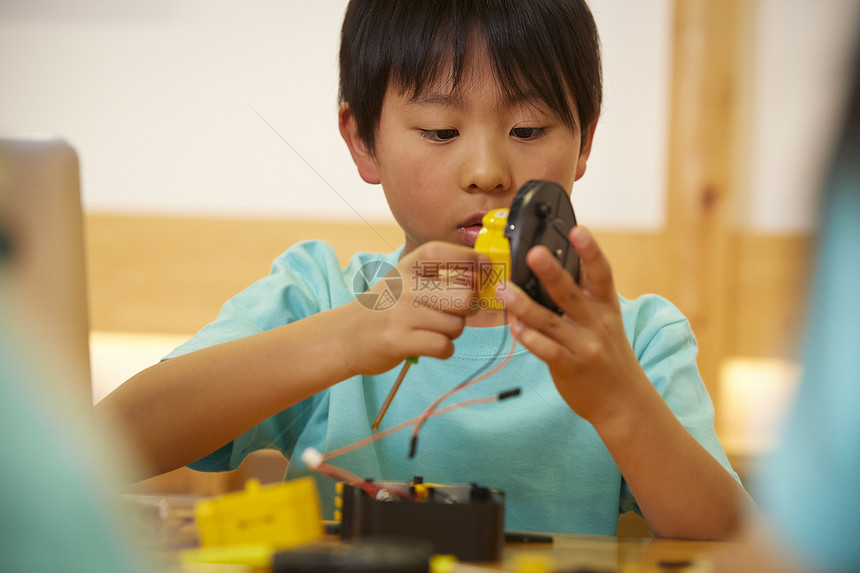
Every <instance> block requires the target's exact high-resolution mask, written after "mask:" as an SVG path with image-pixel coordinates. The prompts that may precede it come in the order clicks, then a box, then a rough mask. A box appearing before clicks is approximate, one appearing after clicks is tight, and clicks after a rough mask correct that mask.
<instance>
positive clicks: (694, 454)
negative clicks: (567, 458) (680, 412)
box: [595, 383, 752, 540]
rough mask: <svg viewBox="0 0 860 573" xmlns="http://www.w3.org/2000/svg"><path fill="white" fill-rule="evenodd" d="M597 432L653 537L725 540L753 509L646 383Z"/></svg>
mask: <svg viewBox="0 0 860 573" xmlns="http://www.w3.org/2000/svg"><path fill="white" fill-rule="evenodd" d="M627 398H628V402H629V407H628V408H625V409H622V412H621V413H619V414H618V415H616V416H614V417H613V418H612V419H609V420H607V421H605V422H602V423H597V424H595V428H596V430H597V432H598V433H599V434H600V437H601V438H602V439H603V442H604V443H605V444H606V447H607V448H608V449H609V451H610V453H611V454H612V456H613V458H614V460H615V462H616V464H617V465H618V467H619V469H620V470H621V473H622V475H623V476H624V478H625V480H626V481H627V484H628V485H629V486H630V489H631V491H632V492H633V495H634V497H635V498H636V501H637V503H638V504H639V507H640V509H641V510H642V513H643V515H644V516H645V519H646V520H647V521H648V524H649V526H650V527H651V529H652V531H653V532H654V534H655V535H657V536H660V537H671V538H684V539H709V540H711V539H713V540H716V539H726V538H727V537H729V536H730V535H732V534H733V533H735V532H736V529H737V527H738V526H739V524H740V522H741V520H742V519H743V517H744V509H745V508H748V507H751V506H752V501H751V500H750V498H749V496H748V495H747V493H746V492H745V491H744V489H743V487H741V485H740V484H739V483H738V482H737V481H736V480H735V479H734V478H733V477H732V476H731V475H730V474H729V473H728V472H727V471H726V470H725V469H724V468H723V467H722V466H721V465H720V463H719V462H718V461H717V460H716V459H715V458H714V457H713V456H712V455H711V454H710V453H709V452H708V451H707V450H705V448H703V447H702V446H701V445H700V444H699V443H698V442H697V441H696V440H695V438H693V436H692V435H690V433H689V432H688V431H687V430H686V429H685V428H684V427H683V426H682V425H681V423H680V422H679V421H678V419H677V418H676V417H675V415H674V414H673V413H672V411H671V410H670V409H669V407H668V406H667V405H666V403H665V402H664V401H663V399H662V397H661V396H660V395H659V394H658V393H657V391H656V390H655V389H654V388H653V386H651V385H650V383H647V386H645V385H641V386H640V387H639V388H638V389H637V390H636V391H635V395H630V396H628V397H627Z"/></svg>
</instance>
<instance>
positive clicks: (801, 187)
mask: <svg viewBox="0 0 860 573" xmlns="http://www.w3.org/2000/svg"><path fill="white" fill-rule="evenodd" d="M116 4H119V3H114V2H112V1H110V0H78V1H77V2H75V3H73V4H72V3H64V2H61V1H60V0H29V1H27V0H4V1H3V2H0V132H6V133H9V132H13V133H21V132H33V131H39V132H51V133H56V134H60V135H62V136H64V137H66V138H67V139H69V140H70V141H71V142H73V143H74V144H75V145H76V147H77V148H78V150H79V152H80V154H81V157H82V169H83V178H84V179H83V184H84V202H85V207H86V209H87V210H88V211H89V212H133V213H194V214H228V215H241V216H257V215H259V216H286V217H308V218H319V217H327V218H331V219H342V220H358V218H359V217H361V218H363V219H366V220H369V221H375V220H390V215H389V214H388V209H387V207H386V205H385V202H384V200H383V197H382V193H381V191H380V190H379V189H378V188H377V187H372V186H368V185H366V184H364V183H363V182H362V181H361V180H360V179H359V177H358V176H357V174H356V173H355V169H354V167H353V166H352V164H351V162H350V159H349V156H348V154H347V152H346V149H345V146H344V145H343V144H342V142H341V141H340V139H339V135H338V133H337V127H336V118H335V113H336V95H337V77H336V76H337V66H336V53H337V43H338V32H339V26H340V20H341V17H342V14H343V10H344V7H345V4H346V2H345V0H326V1H324V2H307V1H304V0H302V1H298V0H249V1H247V2H234V1H227V0H196V1H195V0H152V1H150V2H147V3H134V5H125V6H119V5H116ZM125 4H131V3H125ZM591 4H592V9H593V11H594V13H595V17H596V19H597V21H598V26H599V27H600V29H601V33H602V39H603V49H604V61H605V78H606V101H605V106H604V110H603V113H602V116H601V123H600V127H599V128H598V132H597V137H596V141H595V147H594V150H593V153H592V158H591V161H590V163H589V171H588V173H587V174H586V176H585V178H584V179H583V180H582V181H581V182H580V183H578V184H577V186H576V187H575V189H574V206H575V207H576V210H577V213H578V215H579V218H580V220H582V221H583V222H587V223H588V224H590V225H592V226H596V227H602V228H625V229H639V230H656V229H659V228H660V226H661V225H662V224H663V220H664V215H663V211H664V204H665V201H664V191H663V189H664V185H665V168H666V130H667V121H668V82H669V63H670V62H669V57H670V49H671V46H670V40H671V34H670V32H671V3H670V0H647V1H643V0H592V2H591ZM857 4H858V0H826V1H825V2H812V1H811V0H761V9H762V18H761V22H760V34H761V38H762V45H761V47H760V55H759V58H758V59H757V61H756V66H757V68H756V69H759V68H760V77H761V86H760V87H759V89H758V91H757V96H756V97H757V99H756V102H755V105H756V109H757V113H756V116H755V117H756V119H755V121H754V122H753V125H752V126H751V129H752V130H753V134H754V136H755V147H754V151H753V154H752V158H751V159H752V161H751V164H752V165H753V166H754V170H753V172H752V173H750V175H749V177H750V180H751V181H752V182H753V193H752V197H751V199H750V202H749V204H747V205H745V207H746V208H745V209H744V210H743V212H744V213H745V217H747V220H748V222H749V223H750V224H751V225H753V226H754V227H757V228H762V229H766V230H796V229H803V228H807V227H809V226H811V224H812V221H813V220H814V218H813V217H812V216H811V215H810V213H809V205H810V204H811V203H813V200H812V199H811V197H813V196H814V191H811V182H814V181H815V179H816V177H817V171H816V169H818V165H819V163H820V157H819V156H820V155H821V153H822V152H821V151H820V150H822V149H824V146H823V145H821V142H822V141H826V139H827V137H828V135H829V130H828V128H827V127H826V126H827V125H828V124H826V123H822V122H821V120H820V117H821V116H824V117H826V118H832V116H834V112H833V110H834V109H836V106H835V104H831V103H827V104H826V105H815V104H816V102H832V101H834V95H833V94H836V93H838V90H839V87H840V86H839V85H837V84H838V82H837V81H835V79H834V78H835V77H836V76H838V74H839V73H840V70H841V68H840V67H839V63H838V61H837V58H835V57H833V54H839V53H842V52H844V50H845V44H846V43H847V40H846V38H847V37H848V33H847V30H848V28H849V27H848V25H847V24H846V23H847V22H848V23H850V22H852V21H853V20H851V19H850V18H848V17H846V10H847V9H848V7H849V6H853V7H856V6H857ZM813 7H814V8H813ZM822 61H824V62H825V64H824V65H822V63H821V62H822ZM786 70H788V72H789V73H786ZM774 102H776V104H774ZM267 122H268V124H271V127H270V126H269V125H268V124H267ZM810 129H812V131H813V132H814V133H812V134H809V133H808V131H809V130H810ZM813 147H814V149H815V150H818V151H816V152H814V153H809V150H810V149H811V148H813ZM786 158H788V159H786Z"/></svg>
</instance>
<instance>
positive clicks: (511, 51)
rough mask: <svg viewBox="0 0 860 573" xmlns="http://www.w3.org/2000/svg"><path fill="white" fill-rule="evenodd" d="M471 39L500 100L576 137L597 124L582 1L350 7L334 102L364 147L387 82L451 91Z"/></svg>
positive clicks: (591, 27) (594, 50)
mask: <svg viewBox="0 0 860 573" xmlns="http://www.w3.org/2000/svg"><path fill="white" fill-rule="evenodd" d="M470 42H483V43H484V44H485V46H486V49H487V53H488V55H489V58H490V60H491V65H492V67H493V73H494V75H495V77H496V79H497V81H498V84H499V87H500V88H501V90H502V94H501V95H502V97H503V98H504V99H505V100H506V102H507V103H519V102H533V103H542V104H544V105H546V106H547V107H548V108H549V109H550V110H552V111H553V112H554V113H555V114H556V115H557V116H558V117H559V118H560V120H561V121H562V122H564V124H565V125H567V127H568V128H570V129H571V130H573V131H576V130H577V129H581V130H582V135H584V134H585V129H584V128H586V127H587V126H589V125H590V124H591V123H592V122H593V121H594V120H595V118H596V116H597V113H598V112H599V109H600V102H601V97H602V87H601V69H600V67H601V66H600V47H599V39H598V35H597V29H596V26H595V24H594V19H593V17H592V15H591V12H590V10H589V9H588V6H587V5H586V4H585V2H584V1H581V0H525V1H524V0H435V1H434V0H352V1H351V2H350V4H349V6H348V7H347V12H346V16H345V18H344V24H343V29H342V33H341V50H340V100H341V102H349V105H350V109H351V111H352V114H353V116H354V117H355V120H356V123H357V126H358V132H359V136H360V137H361V138H362V140H363V141H364V142H365V144H367V145H368V147H369V148H370V149H371V150H373V149H374V143H375V134H376V129H377V127H378V125H379V119H380V115H381V112H382V103H383V99H384V97H385V93H386V91H387V88H388V85H389V82H390V83H391V84H392V85H393V86H395V87H396V88H397V89H399V90H401V91H402V93H404V94H409V95H411V96H413V97H417V96H420V95H422V94H423V93H424V92H425V91H426V90H428V89H429V88H430V87H431V86H433V85H435V84H436V83H437V82H439V81H441V82H443V83H447V85H449V86H450V88H451V91H452V92H455V91H456V90H457V89H458V88H459V87H460V80H461V78H462V75H463V70H464V68H465V66H466V64H467V57H469V56H470V55H471V53H470V49H473V48H474V47H473V46H470V44H469V43H470ZM568 98H572V99H573V102H574V104H575V105H576V107H577V112H578V114H579V119H580V123H581V125H580V126H577V125H576V122H575V118H574V114H573V110H571V109H570V107H569V99H568Z"/></svg>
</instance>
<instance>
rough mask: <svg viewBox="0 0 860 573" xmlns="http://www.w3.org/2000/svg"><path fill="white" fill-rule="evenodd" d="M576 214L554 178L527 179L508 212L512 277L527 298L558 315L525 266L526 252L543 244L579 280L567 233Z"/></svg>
mask: <svg viewBox="0 0 860 573" xmlns="http://www.w3.org/2000/svg"><path fill="white" fill-rule="evenodd" d="M574 226H576V215H575V214H574V212H573V206H572V205H571V203H570V197H568V195H567V193H566V192H565V190H564V188H563V187H562V186H561V185H559V184H558V183H555V182H553V181H538V180H536V181H529V182H528V183H526V184H525V185H523V186H522V187H521V188H520V190H519V191H518V192H517V196H516V197H515V198H514V202H513V203H512V204H511V209H510V214H509V215H508V221H507V226H506V227H505V237H506V238H507V239H508V240H509V241H510V243H511V280H512V281H513V282H514V284H516V285H517V286H519V287H520V288H521V289H523V290H524V291H525V292H526V293H528V295H529V296H530V297H532V298H533V299H534V300H536V301H537V302H539V303H540V304H542V305H543V306H545V307H547V308H549V309H550V310H552V311H554V312H557V313H559V314H561V312H562V310H561V309H560V308H559V307H558V305H556V304H555V303H554V302H553V300H552V298H550V296H549V293H547V292H546V289H545V288H544V286H543V285H542V284H541V283H540V281H539V280H538V279H537V277H536V276H535V275H534V273H532V271H531V269H530V268H529V267H528V265H526V254H527V253H528V252H529V250H530V249H531V248H532V247H534V246H537V245H544V246H545V247H547V248H548V249H549V250H550V252H552V253H553V254H554V255H555V257H556V258H557V259H558V262H559V263H561V266H563V267H564V268H565V270H567V272H569V273H570V274H571V276H573V279H574V280H575V281H576V282H577V283H579V255H577V253H576V250H575V249H574V248H573V246H572V245H571V244H570V241H569V240H568V238H567V236H568V233H570V230H571V229H572V228H573V227H574Z"/></svg>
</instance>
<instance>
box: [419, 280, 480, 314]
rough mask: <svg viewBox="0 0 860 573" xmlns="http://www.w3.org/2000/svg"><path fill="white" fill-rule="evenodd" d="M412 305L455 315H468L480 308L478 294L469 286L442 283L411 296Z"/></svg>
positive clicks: (438, 312)
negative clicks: (451, 286) (452, 285)
mask: <svg viewBox="0 0 860 573" xmlns="http://www.w3.org/2000/svg"><path fill="white" fill-rule="evenodd" d="M411 304H412V307H413V308H415V309H422V308H426V309H428V310H433V311H435V312H436V313H437V314H448V315H453V316H455V317H463V316H470V315H472V314H475V313H476V312H477V311H478V309H480V301H479V300H478V296H477V294H476V293H475V291H473V290H472V289H470V288H463V287H456V288H450V287H446V286H444V285H437V286H436V287H428V288H425V289H424V290H422V291H421V292H418V293H414V294H413V296H412V302H411Z"/></svg>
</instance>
